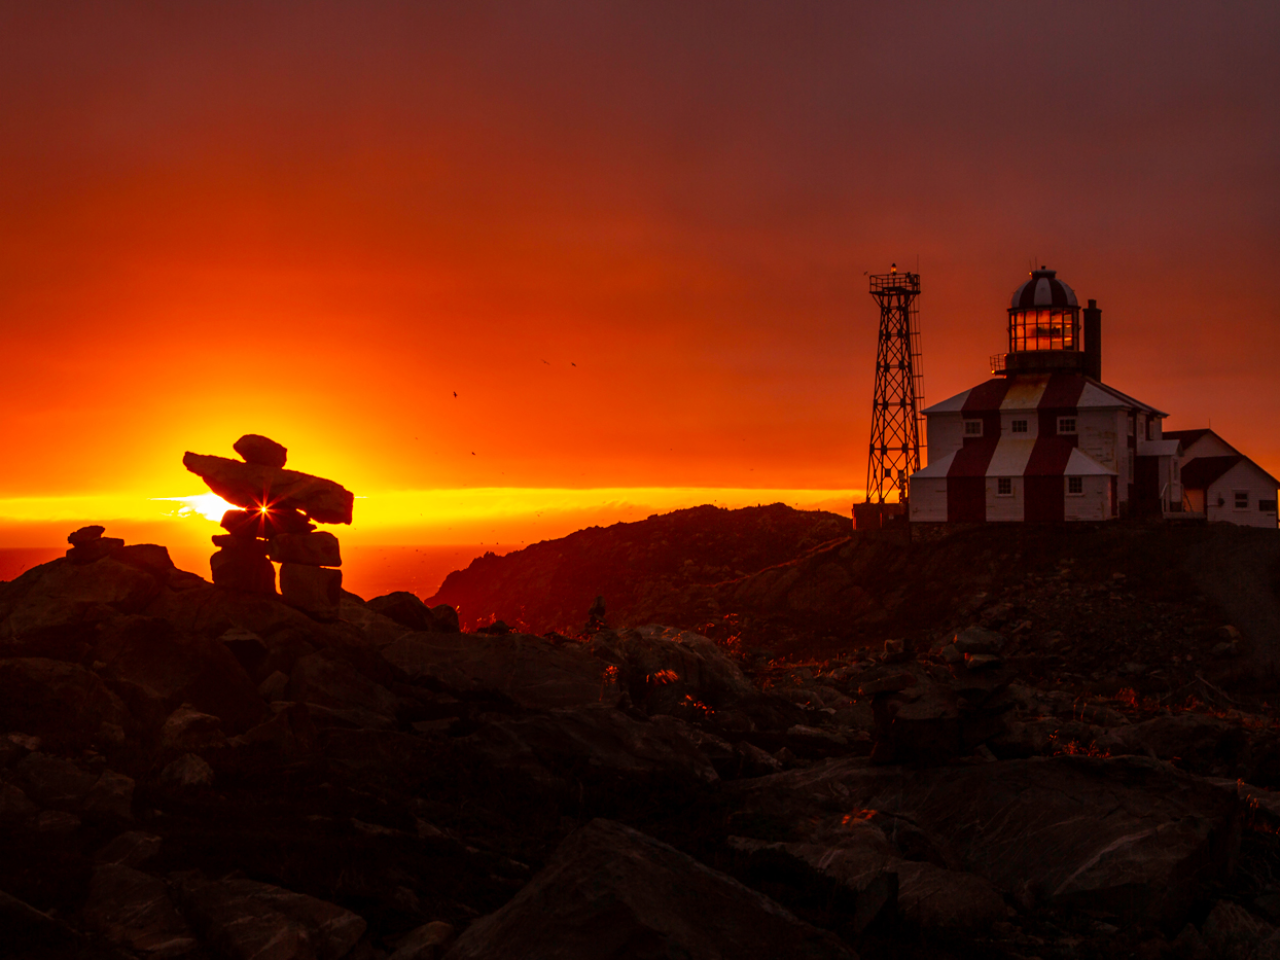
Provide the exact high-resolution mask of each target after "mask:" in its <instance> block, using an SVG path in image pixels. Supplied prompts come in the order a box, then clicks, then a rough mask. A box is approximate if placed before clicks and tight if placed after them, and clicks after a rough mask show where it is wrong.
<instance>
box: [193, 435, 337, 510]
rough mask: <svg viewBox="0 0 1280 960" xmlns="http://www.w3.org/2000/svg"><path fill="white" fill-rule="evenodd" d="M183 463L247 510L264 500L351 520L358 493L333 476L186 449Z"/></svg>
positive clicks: (231, 501) (225, 498)
mask: <svg viewBox="0 0 1280 960" xmlns="http://www.w3.org/2000/svg"><path fill="white" fill-rule="evenodd" d="M182 465H183V466H184V467H186V468H187V469H188V470H190V471H191V472H192V473H194V474H196V475H197V476H199V477H200V478H201V479H202V480H204V482H205V483H206V484H208V485H209V489H210V490H212V491H213V492H214V493H216V494H217V495H218V496H220V497H222V499H223V500H226V501H227V502H228V503H233V504H235V505H236V506H237V507H243V508H244V509H246V510H253V509H256V508H258V507H259V506H260V505H261V504H262V503H269V504H271V505H272V506H273V507H275V506H279V507H284V508H290V507H292V508H295V509H298V510H302V511H303V512H305V513H306V515H307V516H308V517H309V518H310V519H312V520H315V521H318V522H319V523H350V522H351V510H352V506H353V505H354V503H355V497H354V495H353V494H352V493H351V491H349V490H347V489H345V488H344V487H342V486H341V485H340V484H337V483H334V482H333V481H332V480H325V479H323V478H321V477H315V476H312V475H310V474H307V473H300V472H298V471H297V470H286V469H284V468H282V467H274V466H266V465H263V464H256V463H241V462H239V461H237V460H229V459H227V458H225V457H210V456H203V455H201V454H198V453H190V452H188V453H186V454H184V455H183V457H182Z"/></svg>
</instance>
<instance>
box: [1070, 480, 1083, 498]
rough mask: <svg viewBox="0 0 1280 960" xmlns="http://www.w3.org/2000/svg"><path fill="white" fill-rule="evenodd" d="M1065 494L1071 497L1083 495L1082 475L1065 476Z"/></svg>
mask: <svg viewBox="0 0 1280 960" xmlns="http://www.w3.org/2000/svg"><path fill="white" fill-rule="evenodd" d="M1067 495H1068V496H1072V497H1083V496H1084V477H1067Z"/></svg>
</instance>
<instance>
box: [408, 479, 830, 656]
mask: <svg viewBox="0 0 1280 960" xmlns="http://www.w3.org/2000/svg"><path fill="white" fill-rule="evenodd" d="M851 526H852V522H851V521H850V520H849V518H848V517H841V516H837V515H836V514H834V513H825V512H822V511H807V510H793V509H791V508H790V507H788V506H785V505H784V504H781V503H775V504H771V505H769V506H766V507H747V508H745V509H741V510H726V509H724V508H723V507H713V506H701V507H693V508H691V509H688V510H677V511H675V512H673V513H667V514H662V515H660V516H653V517H650V518H649V519H648V520H641V521H638V522H636V523H615V524H613V525H612V526H609V527H591V528H589V529H587V530H579V531H578V532H577V533H573V534H570V535H569V536H567V537H562V538H560V539H559V540H548V541H544V542H542V543H535V544H533V545H531V546H529V547H526V548H524V549H523V550H518V551H515V552H513V553H509V554H507V555H505V556H501V557H499V556H495V555H494V554H485V555H484V556H483V557H480V558H479V559H477V560H475V561H473V562H472V563H471V565H470V566H468V567H467V568H466V569H465V570H459V571H456V572H454V573H451V574H450V575H449V576H448V577H447V578H446V579H445V581H444V583H443V584H442V585H441V587H440V590H439V591H438V592H437V593H436V595H435V597H433V598H432V599H431V600H430V601H428V602H429V603H432V604H439V603H447V604H449V605H450V606H453V607H455V608H456V609H457V610H458V613H459V616H460V617H461V618H462V622H463V624H464V625H466V626H471V627H476V626H482V625H484V624H486V623H492V622H493V621H494V620H502V621H504V622H506V623H508V624H512V625H515V626H519V627H520V628H521V629H522V630H528V631H530V632H532V633H546V632H548V631H552V630H554V631H559V632H561V633H577V632H580V631H581V630H582V627H583V624H584V623H585V621H586V617H587V610H588V608H590V606H591V604H592V602H593V601H594V600H595V598H596V597H597V596H603V597H604V598H605V605H606V609H607V611H608V613H609V615H610V617H611V618H612V619H613V620H616V621H617V622H619V623H629V622H632V621H633V620H634V619H635V613H634V611H637V610H645V609H651V608H653V607H655V606H657V605H661V604H663V603H665V602H667V601H668V600H669V599H670V598H671V597H672V596H673V595H676V596H678V595H679V592H680V591H681V590H683V589H684V588H685V587H687V586H688V585H689V584H711V583H719V582H721V581H725V580H734V579H738V578H741V577H743V576H746V575H748V574H752V573H755V572H757V571H759V570H763V569H765V568H766V567H772V566H774V565H775V564H779V563H785V562H786V561H789V560H793V559H795V558H796V557H798V556H801V555H802V554H804V553H805V552H807V551H808V550H811V549H812V548H814V547H816V546H818V545H819V544H822V543H826V542H827V541H830V540H833V539H836V538H838V537H844V536H847V535H848V534H849V530H850V528H851Z"/></svg>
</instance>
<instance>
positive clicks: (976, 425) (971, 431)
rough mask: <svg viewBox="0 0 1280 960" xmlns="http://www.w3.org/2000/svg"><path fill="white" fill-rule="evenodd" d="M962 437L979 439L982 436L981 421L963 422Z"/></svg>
mask: <svg viewBox="0 0 1280 960" xmlns="http://www.w3.org/2000/svg"><path fill="white" fill-rule="evenodd" d="M964 435H965V436H966V437H980V436H982V421H981V420H966V421H965V422H964Z"/></svg>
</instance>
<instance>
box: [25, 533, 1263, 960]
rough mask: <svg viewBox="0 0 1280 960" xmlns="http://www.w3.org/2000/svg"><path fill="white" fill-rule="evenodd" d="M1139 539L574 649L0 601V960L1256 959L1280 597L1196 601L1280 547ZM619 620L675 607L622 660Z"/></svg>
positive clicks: (389, 620) (267, 619)
mask: <svg viewBox="0 0 1280 960" xmlns="http://www.w3.org/2000/svg"><path fill="white" fill-rule="evenodd" d="M766 515H767V514H766ZM708 516H709V517H710V518H711V520H712V532H714V531H715V530H719V531H720V533H717V534H716V535H715V536H714V537H713V536H712V532H707V533H706V534H705V537H706V539H705V540H704V541H703V542H704V544H706V543H711V542H721V543H726V542H732V540H733V537H731V536H729V534H727V533H725V531H726V530H727V531H730V532H732V530H733V528H734V526H735V522H736V521H734V518H732V517H730V518H729V521H730V522H728V523H726V522H725V518H723V517H721V516H720V515H719V512H716V513H714V514H708ZM760 517H761V514H759V513H756V514H754V515H753V516H752V517H750V518H743V519H747V520H750V522H752V523H754V522H756V521H757V520H759V519H760ZM690 519H691V518H690V516H689V515H685V516H682V517H680V518H678V522H679V523H681V524H686V526H685V527H683V528H682V529H686V530H688V529H690V528H689V527H688V526H687V524H688V523H689V522H690ZM800 519H803V518H797V523H799V520H800ZM810 519H812V518H810ZM648 529H655V527H654V526H650V527H649V528H648ZM1163 531H1164V528H1163V527H1160V528H1151V530H1150V536H1152V537H1155V538H1156V539H1155V540H1154V541H1148V540H1146V539H1144V538H1143V536H1142V534H1143V533H1145V532H1147V531H1145V530H1144V529H1143V528H1137V527H1134V528H1128V527H1115V528H1114V529H1110V530H1108V531H1105V532H1097V531H1092V530H1088V529H1082V530H1079V531H1076V532H1074V533H1072V534H1071V535H1070V536H1066V535H1063V534H1061V533H1060V532H1048V531H1037V530H1032V529H1029V528H1028V529H1026V530H1020V531H1008V530H1004V531H1001V530H983V531H978V532H973V531H966V530H956V531H953V532H951V533H950V534H949V535H948V537H944V538H942V539H938V540H934V541H925V542H915V543H912V544H907V543H894V542H893V541H891V540H885V539H880V538H860V537H857V536H854V537H849V538H843V539H839V540H837V541H835V542H833V543H827V544H825V545H818V546H817V547H816V548H814V547H813V546H812V545H806V546H805V547H803V548H802V552H801V555H800V556H793V557H792V558H791V559H790V560H787V561H785V562H783V563H780V564H775V565H773V566H772V567H769V568H766V569H763V570H758V571H756V572H750V573H746V574H745V575H744V576H742V577H740V578H737V579H736V580H731V581H721V582H718V583H710V582H706V581H705V580H704V577H703V574H701V573H699V572H698V571H696V570H694V571H691V572H690V573H688V574H687V575H686V577H685V579H683V580H679V581H677V580H674V579H670V578H673V577H675V573H674V572H672V571H675V570H678V569H680V568H682V567H684V566H686V565H685V564H683V562H681V563H679V564H674V565H672V564H667V565H665V566H661V567H660V569H661V570H662V571H664V572H663V573H662V576H664V577H667V578H669V583H668V587H667V588H664V589H663V591H661V592H654V593H650V594H645V593H644V591H645V589H646V588H645V581H644V579H643V577H633V578H632V579H631V580H629V581H626V582H625V583H624V582H621V581H620V582H619V583H618V584H612V585H611V584H604V585H603V587H602V588H601V589H596V590H593V591H592V592H590V593H589V594H588V595H586V597H585V600H584V601H583V603H582V605H581V606H580V607H579V608H578V609H577V610H576V612H575V613H574V615H573V617H572V620H571V622H574V623H581V622H582V620H583V615H584V613H586V612H587V611H588V610H589V609H590V607H591V605H592V600H593V599H594V598H595V597H597V596H601V595H603V596H606V597H608V598H610V600H609V604H610V610H609V621H608V622H609V623H610V624H612V627H600V628H599V629H597V630H596V631H595V632H594V633H591V634H589V635H585V636H577V637H574V636H568V635H565V634H548V635H547V636H541V637H540V636H534V635H530V634H528V633H525V632H522V631H521V630H520V629H518V628H517V629H511V628H509V632H507V633H479V632H466V633H463V632H458V630H457V624H456V621H453V622H451V620H450V617H449V611H448V610H447V609H442V608H440V607H436V608H432V607H429V606H428V605H426V604H424V603H422V601H420V600H418V598H416V597H413V596H412V595H411V594H407V593H397V594H390V595H388V596H385V597H380V598H376V599H375V600H372V601H370V602H368V603H365V602H364V601H363V600H361V599H360V598H359V597H356V596H354V595H352V594H350V593H346V592H342V591H338V592H337V594H336V597H330V598H328V600H327V601H326V602H330V603H332V604H333V606H334V607H336V613H335V614H334V615H333V616H331V617H320V618H317V617H315V616H313V615H311V614H310V613H308V612H305V611H304V610H302V609H299V608H297V607H294V606H291V605H290V604H288V603H285V602H283V601H282V600H281V599H280V598H279V597H277V596H272V595H268V594H265V593H254V592H245V591H238V590H229V589H226V588H225V587H223V586H219V585H217V584H211V583H209V582H207V581H205V580H203V579H202V578H200V577H198V576H196V575H194V574H191V573H186V572H183V571H180V570H177V569H176V568H174V567H173V565H172V563H170V562H169V559H168V554H167V552H166V551H165V550H164V549H163V548H162V547H157V546H154V545H145V544H139V545H121V546H116V545H114V544H112V545H110V546H108V547H105V548H103V547H99V548H97V549H101V550H103V551H104V552H103V555H102V556H100V557H99V558H98V559H96V560H89V561H87V562H78V561H74V560H73V559H72V557H71V556H68V557H65V558H59V559H57V560H54V561H52V562H51V563H47V564H44V565H42V566H40V567H36V568H33V569H32V570H30V571H27V572H26V573H24V574H23V575H22V576H21V577H19V578H17V579H15V580H13V581H11V582H3V583H0V844H3V849H4V850H5V854H4V855H3V856H0V931H3V934H4V937H5V939H4V940H3V941H2V943H3V949H0V952H7V953H9V954H11V955H15V956H58V957H61V956H68V957H103V958H107V957H111V958H120V957H124V956H149V957H184V956H186V957H191V958H192V960H206V958H208V960H222V958H240V957H254V956H258V957H265V956H271V957H280V958H286V960H292V958H297V960H304V958H305V960H318V958H324V960H347V958H350V960H377V958H383V960H386V958H399V960H410V958H421V957H430V956H434V957H437V958H439V957H441V956H448V957H451V958H463V957H472V956H566V957H583V958H589V957H597V956H600V955H602V954H603V955H615V956H645V955H659V956H661V955H667V954H670V955H677V954H679V955H683V956H692V957H702V956H707V957H711V956H735V957H736V956H742V957H750V956H770V957H772V956H787V957H790V956H815V957H819V956H821V957H842V956H863V957H890V956H917V957H933V956H955V957H961V956H982V957H988V956H990V957H1015V956H1023V957H1027V956H1041V957H1049V956H1057V957H1068V956H1075V957H1091V956H1108V955H1119V956H1140V957H1168V958H1182V957H1199V956H1203V957H1214V956H1223V957H1225V956H1265V955H1267V951H1268V950H1271V949H1272V947H1273V946H1274V945H1275V944H1276V943H1280V933H1278V932H1277V922H1278V921H1280V883H1277V881H1276V880H1275V879H1273V878H1274V877H1276V876H1280V847H1277V844H1276V841H1275V837H1276V835H1277V831H1278V830H1280V799H1277V797H1278V796H1280V795H1278V794H1277V793H1276V792H1274V791H1275V789H1276V788H1280V729H1277V727H1276V725H1275V722H1274V719H1273V717H1272V710H1271V707H1270V705H1269V704H1270V697H1272V696H1273V694H1272V692H1271V691H1270V690H1269V689H1267V688H1266V687H1265V686H1264V685H1261V684H1259V683H1258V681H1257V679H1255V678H1254V677H1251V676H1250V675H1249V671H1250V670H1255V671H1256V670H1257V669H1258V668H1257V665H1258V664H1262V663H1265V662H1266V658H1265V655H1264V654H1260V652H1259V651H1260V650H1264V649H1265V647H1266V645H1267V644H1268V643H1270V642H1271V641H1270V640H1269V638H1268V637H1267V636H1266V635H1265V634H1262V633H1259V632H1258V628H1257V624H1263V625H1265V623H1266V622H1267V621H1266V616H1267V609H1268V608H1267V604H1268V603H1273V602H1275V600H1276V597H1275V589H1276V587H1275V584H1274V582H1272V581H1266V582H1264V584H1263V585H1262V586H1260V587H1257V588H1256V589H1255V590H1254V593H1255V595H1254V596H1253V597H1252V598H1251V600H1250V603H1249V604H1245V605H1243V606H1238V607H1234V608H1233V607H1231V606H1230V605H1231V604H1234V603H1237V602H1238V599H1239V598H1238V597H1235V596H1234V595H1233V594H1231V593H1229V592H1228V593H1224V594H1218V593H1216V592H1215V591H1216V590H1217V588H1216V587H1214V586H1213V585H1212V584H1213V583H1214V582H1215V581H1214V578H1213V577H1207V576H1205V574H1204V569H1203V564H1207V563H1211V564H1213V565H1214V566H1215V568H1218V567H1223V566H1225V567H1226V570H1227V574H1226V579H1230V578H1233V577H1241V578H1247V577H1248V576H1249V573H1248V571H1247V570H1243V569H1234V570H1233V568H1232V567H1230V565H1229V564H1230V563H1231V562H1233V561H1230V560H1229V559H1224V557H1226V556H1227V555H1230V554H1235V555H1239V556H1241V557H1245V558H1246V559H1249V560H1250V562H1254V561H1257V560H1258V558H1259V557H1263V558H1264V559H1265V556H1266V553H1265V551H1266V550H1268V549H1271V547H1270V545H1269V543H1267V542H1263V541H1260V540H1257V539H1256V538H1254V536H1253V534H1254V532H1253V531H1242V530H1238V529H1237V530H1234V531H1233V532H1230V533H1228V534H1223V533H1221V532H1219V531H1216V530H1208V531H1204V530H1202V531H1196V530H1185V531H1182V532H1181V533H1178V532H1174V533H1165V532H1163ZM104 532H105V531H102V530H97V531H94V532H92V533H85V534H77V539H78V540H79V541H80V542H77V543H72V545H71V551H75V550H78V549H80V548H81V547H84V546H86V545H87V546H93V545H94V544H99V543H101V542H102V541H103V540H105V539H107V538H105V537H104V536H103V534H104ZM619 532H622V533H627V534H628V535H629V534H630V531H625V530H615V533H619ZM284 533H287V531H285V532H284ZM721 534H723V535H724V537H726V538H727V539H718V538H720V537H721ZM308 535H314V534H310V533H309V532H308ZM221 536H225V537H228V538H230V539H231V540H232V541H236V542H239V541H240V540H246V541H249V542H252V543H253V544H254V546H253V549H254V550H256V551H257V553H256V554H255V556H257V557H258V558H259V559H262V560H264V561H266V562H269V561H268V560H267V559H266V551H268V550H270V549H272V546H273V545H272V544H271V543H269V542H268V539H269V538H263V537H258V536H256V535H255V536H253V537H248V538H246V537H237V536H236V535H235V534H233V533H230V532H228V533H227V534H225V535H221ZM593 536H595V537H597V541H596V542H597V543H600V544H603V549H605V550H606V552H613V551H617V550H621V547H620V545H619V544H610V543H608V542H607V540H608V538H603V539H601V538H600V532H597V533H596V534H593ZM1179 538H1181V539H1179ZM1219 538H1225V539H1223V540H1222V542H1221V543H1220V542H1219ZM1223 544H1226V546H1227V547H1230V548H1231V549H1230V550H1228V549H1225V548H1223ZM235 545H236V544H235V543H231V544H230V546H232V547H234V546H235ZM245 546H246V547H247V546H248V543H246V544H245ZM317 546H318V548H319V549H320V550H321V552H319V553H316V554H309V555H308V556H310V557H312V558H324V559H328V558H330V557H331V556H332V554H331V553H326V552H323V551H325V550H329V549H330V548H331V546H332V545H331V544H330V545H328V546H325V545H323V544H318V545H317ZM633 547H634V544H633ZM224 548H225V547H224ZM279 548H280V549H291V547H289V546H288V541H285V540H281V541H280V547H279ZM628 549H631V548H628ZM71 551H69V554H70V552H71ZM845 551H848V552H847V554H846V553H845ZM673 553H674V550H673ZM617 555H621V554H617ZM1151 556H1158V557H1159V558H1160V560H1161V562H1162V564H1163V566H1162V567H1160V568H1159V569H1158V570H1154V571H1151V572H1150V573H1148V572H1146V571H1145V570H1144V567H1143V564H1144V563H1146V562H1147V560H1148V558H1150V557H1151ZM579 559H580V560H581V562H582V563H583V565H584V566H585V565H587V564H589V562H590V551H584V552H583V553H582V554H581V555H580V558H579ZM957 560H960V561H963V562H959V563H956V562H953V561H957ZM291 562H292V561H291ZM575 562H576V561H575ZM664 563H665V561H664ZM833 565H834V566H835V567H838V568H840V569H841V570H843V571H844V573H845V575H847V576H848V577H850V578H854V584H850V583H848V582H846V581H845V580H844V579H843V578H842V576H840V575H837V574H836V573H834V572H833V571H832V570H831V569H829V568H830V567H832V566H833ZM303 566H305V565H303ZM695 566H696V565H695ZM314 569H317V570H329V569H332V568H328V567H316V568H314ZM655 569H659V568H655ZM1274 569H1275V567H1274V566H1271V567H1265V566H1264V570H1265V571H1272V572H1273V571H1274ZM1117 574H1120V576H1117ZM1271 575H1272V573H1270V572H1268V573H1266V575H1265V576H1271ZM503 576H506V574H503ZM859 576H860V577H863V578H864V580H863V582H864V583H865V584H866V585H865V586H864V587H863V589H864V590H865V591H867V592H868V594H869V597H868V596H860V595H859V594H858V593H857V592H856V591H854V590H852V589H851V586H852V585H855V584H856V582H857V581H856V578H857V577H859ZM1215 576H1216V574H1215ZM1264 580H1265V577H1264ZM700 581H701V582H700ZM528 582H533V581H528ZM1201 582H1205V583H1207V584H1209V586H1206V587H1205V588H1204V589H1203V590H1200V589H1197V588H1196V587H1195V584H1198V583H1201ZM1246 582H1250V581H1248V580H1246ZM633 589H634V592H632V593H628V590H633ZM872 591H874V593H872ZM978 594H982V596H979V595H978ZM614 596H621V597H624V598H625V597H632V598H633V599H630V600H620V601H618V603H617V604H615V603H614V601H613V599H612V598H613V597H614ZM644 596H649V597H651V598H653V597H658V599H659V601H660V602H661V603H662V604H672V605H674V604H677V601H678V600H680V598H685V600H687V602H688V604H689V606H687V607H685V608H681V607H679V606H678V605H674V606H670V607H669V609H670V610H671V611H672V614H673V616H672V621H673V622H672V623H671V624H670V625H662V624H652V623H650V624H640V625H636V624H634V623H633V622H629V619H628V618H629V617H632V616H636V615H637V613H636V611H641V610H642V609H643V607H642V606H641V604H642V603H646V602H649V601H645V600H643V599H634V598H636V597H641V598H643V597H644ZM1218 596H1221V597H1222V599H1220V600H1219V599H1215V597H1218ZM734 597H738V598H743V599H746V600H750V602H751V605H750V606H747V607H744V608H743V610H742V611H741V612H740V611H737V610H734V609H733V608H732V607H729V606H728V603H729V602H730V600H732V599H733V598H734ZM769 597H772V598H773V600H772V601H769V600H768V599H767V598H769ZM525 599H526V598H525V596H524V595H518V596H516V597H515V601H516V602H517V603H523V602H525ZM708 599H716V600H717V601H718V602H724V603H725V604H726V606H724V607H721V608H720V610H719V611H718V614H717V615H716V617H714V618H707V619H703V618H705V617H706V616H707V608H706V606H705V603H706V602H707V601H708ZM872 601H874V603H873V602H872ZM770 602H772V603H773V606H770ZM1229 609H1236V610H1239V611H1242V612H1243V613H1244V614H1245V615H1246V616H1245V617H1243V618H1242V619H1240V620H1236V619H1235V616H1234V615H1233V614H1231V615H1229V614H1228V610H1229ZM627 611H630V613H628V612H627ZM886 611H887V612H886ZM597 616H600V615H599V614H597ZM1229 616H1230V619H1228V617H1229ZM1250 617H1252V619H1250ZM841 618H843V619H841ZM601 619H602V617H601ZM513 621H514V618H513ZM486 622H487V618H486ZM691 627H696V628H697V629H693V628H691ZM1228 627H1229V628H1230V629H1227V628H1228ZM889 631H894V632H893V633H892V634H890V635H886V634H888V633H889ZM1091 631H1092V632H1091ZM1215 651H1216V652H1215ZM1161 654H1163V659H1158V656H1159V655H1161ZM1188 656H1190V657H1192V659H1191V660H1190V661H1188V660H1187V659H1186V657H1188ZM1138 657H1141V658H1142V659H1141V660H1137V659H1136V658H1138ZM1135 664H1138V665H1139V668H1138V669H1136V670H1135V669H1133V666H1134V665H1135ZM1142 664H1145V666H1141V665H1142ZM1242 664H1248V665H1252V666H1250V667H1249V668H1248V669H1247V670H1242V669H1241V665H1242ZM1157 665H1158V672H1157ZM1094 674H1096V675H1097V676H1096V678H1095V677H1094ZM610 950H612V953H609V951H610Z"/></svg>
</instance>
